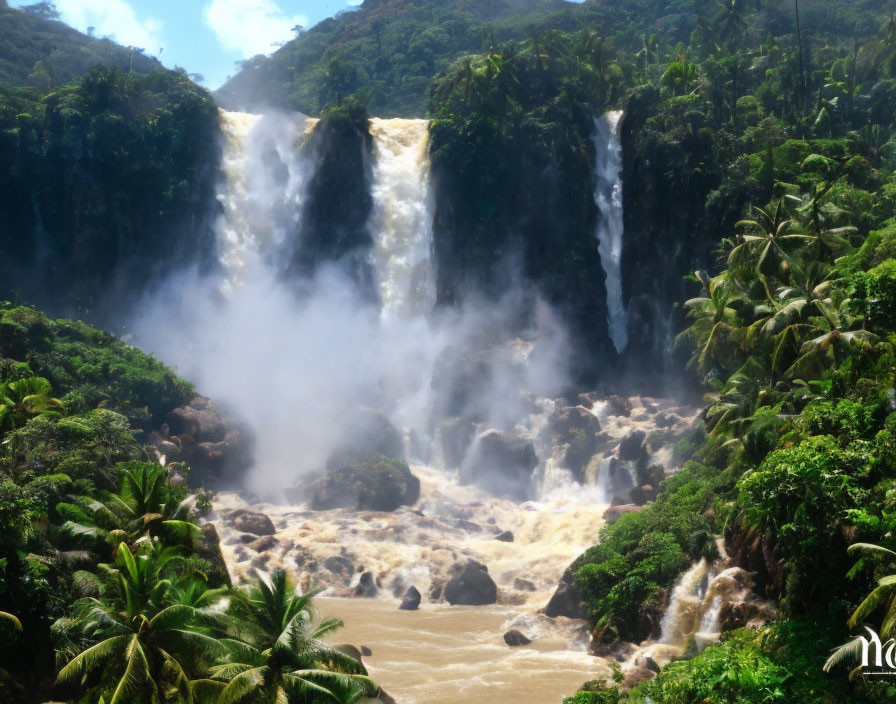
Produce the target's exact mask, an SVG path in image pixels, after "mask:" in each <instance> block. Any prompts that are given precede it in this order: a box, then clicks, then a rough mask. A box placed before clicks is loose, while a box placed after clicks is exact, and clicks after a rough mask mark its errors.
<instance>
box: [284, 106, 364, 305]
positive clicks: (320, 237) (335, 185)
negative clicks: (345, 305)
mask: <svg viewBox="0 0 896 704" xmlns="http://www.w3.org/2000/svg"><path fill="white" fill-rule="evenodd" d="M305 149H307V150H309V153H310V154H311V160H312V164H313V176H312V177H311V180H310V183H309V184H308V189H307V191H306V194H305V206H304V208H303V210H302V214H301V218H300V222H299V226H298V232H297V236H296V239H295V242H296V244H295V247H294V250H293V252H292V257H291V261H290V263H289V266H288V271H287V273H288V275H289V276H296V275H298V276H300V277H307V276H309V275H312V274H313V273H314V272H315V271H316V270H317V269H318V268H319V267H321V266H322V265H324V264H326V263H338V264H339V265H340V266H343V267H345V268H346V269H347V271H348V272H349V274H350V275H351V276H352V277H353V278H354V280H355V281H356V282H357V283H358V284H359V285H360V286H361V288H362V289H363V290H364V291H365V292H366V293H368V294H369V295H370V296H371V297H375V296H376V286H375V280H374V272H373V270H372V268H371V265H370V258H369V256H368V255H369V251H370V248H371V246H372V245H373V239H372V237H371V232H370V228H369V227H368V220H369V219H370V213H371V211H372V210H373V198H372V197H371V195H370V180H371V173H370V167H371V164H370V155H371V149H372V139H371V137H370V132H369V131H368V127H367V119H366V116H364V115H359V114H354V113H353V111H352V110H350V109H345V110H341V109H340V110H337V111H335V112H334V113H333V114H331V115H328V116H326V117H324V118H323V119H322V120H321V121H320V123H318V124H317V126H316V127H315V128H314V131H313V133H312V135H311V138H310V139H309V142H308V144H306V145H305Z"/></svg>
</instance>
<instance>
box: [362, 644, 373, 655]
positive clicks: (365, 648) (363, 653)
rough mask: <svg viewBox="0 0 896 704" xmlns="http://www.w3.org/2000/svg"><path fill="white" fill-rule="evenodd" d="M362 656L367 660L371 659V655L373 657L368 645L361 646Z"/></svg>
mask: <svg viewBox="0 0 896 704" xmlns="http://www.w3.org/2000/svg"><path fill="white" fill-rule="evenodd" d="M361 655H363V656H364V657H365V658H369V657H370V656H371V655H373V651H372V650H371V649H370V648H368V647H367V646H366V645H362V646H361Z"/></svg>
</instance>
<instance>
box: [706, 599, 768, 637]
mask: <svg viewBox="0 0 896 704" xmlns="http://www.w3.org/2000/svg"><path fill="white" fill-rule="evenodd" d="M779 617H780V614H779V613H778V611H777V610H776V609H775V608H774V607H773V606H772V605H771V604H770V603H768V602H764V601H758V600H751V601H744V602H740V603H731V602H725V603H723V604H722V608H721V609H720V610H719V630H720V631H721V632H722V633H727V632H728V631H733V630H735V629H738V628H745V627H750V628H759V627H761V626H764V625H765V624H766V623H768V622H769V621H772V620H774V619H776V618H779Z"/></svg>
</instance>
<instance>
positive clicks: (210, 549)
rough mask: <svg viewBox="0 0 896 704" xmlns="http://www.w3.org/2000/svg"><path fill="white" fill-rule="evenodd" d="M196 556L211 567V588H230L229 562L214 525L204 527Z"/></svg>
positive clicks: (208, 524)
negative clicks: (225, 558) (222, 549)
mask: <svg viewBox="0 0 896 704" xmlns="http://www.w3.org/2000/svg"><path fill="white" fill-rule="evenodd" d="M196 555H197V557H199V558H201V559H203V560H205V561H206V562H208V563H209V565H211V568H210V569H209V570H208V574H207V579H208V585H209V586H210V587H212V588H217V587H221V586H228V587H229V586H230V573H229V572H228V571H227V562H225V560H224V554H223V553H222V552H221V540H220V538H219V537H218V529H217V528H215V524H214V523H206V524H205V525H204V526H202V538H201V539H200V540H199V546H198V547H197V549H196Z"/></svg>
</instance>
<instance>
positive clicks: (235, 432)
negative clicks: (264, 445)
mask: <svg viewBox="0 0 896 704" xmlns="http://www.w3.org/2000/svg"><path fill="white" fill-rule="evenodd" d="M150 442H151V444H152V445H153V446H154V447H155V450H156V452H158V453H159V454H160V455H165V457H166V458H167V459H168V460H177V461H181V462H184V463H186V464H187V465H189V467H190V468H191V472H192V473H191V479H192V480H193V482H194V483H199V484H207V485H209V486H226V485H234V484H237V483H238V481H239V479H240V477H241V475H242V474H243V472H245V470H246V469H248V467H249V466H250V465H251V463H252V438H251V435H250V433H249V432H248V430H246V429H244V428H239V427H237V426H236V425H235V424H234V423H232V422H231V421H230V420H229V419H227V418H226V417H225V416H224V415H222V414H221V413H220V412H219V411H218V410H217V409H216V408H215V405H214V403H213V402H212V401H211V400H210V399H208V398H206V397H204V396H196V397H195V398H194V399H193V400H192V401H190V403H189V404H187V405H186V406H182V407H180V408H175V409H174V410H172V411H170V412H169V413H168V415H167V416H166V418H165V423H164V424H163V425H162V427H161V429H160V431H159V432H157V433H153V436H152V439H151V441H150Z"/></svg>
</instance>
